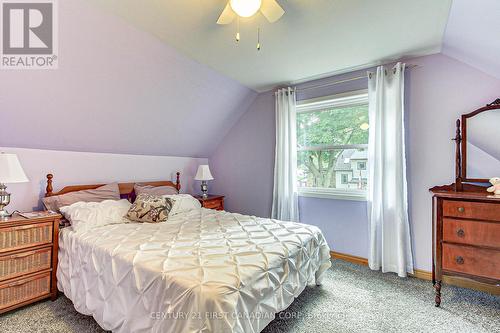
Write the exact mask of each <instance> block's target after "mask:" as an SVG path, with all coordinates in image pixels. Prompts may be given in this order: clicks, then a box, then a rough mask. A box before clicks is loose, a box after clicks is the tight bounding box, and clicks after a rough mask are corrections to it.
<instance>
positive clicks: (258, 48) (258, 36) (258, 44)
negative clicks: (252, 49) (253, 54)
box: [257, 27, 260, 51]
mask: <svg viewBox="0 0 500 333" xmlns="http://www.w3.org/2000/svg"><path fill="white" fill-rule="evenodd" d="M257 51H260V27H258V28H257Z"/></svg>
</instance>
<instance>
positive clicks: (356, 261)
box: [330, 251, 368, 266]
mask: <svg viewBox="0 0 500 333" xmlns="http://www.w3.org/2000/svg"><path fill="white" fill-rule="evenodd" d="M330 256H331V257H332V258H335V259H340V260H344V261H349V262H352V263H353V264H358V265H363V266H368V259H366V258H362V257H356V256H353V255H350V254H345V253H340V252H334V251H330Z"/></svg>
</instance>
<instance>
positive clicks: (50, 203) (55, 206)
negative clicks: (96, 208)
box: [42, 183, 120, 212]
mask: <svg viewBox="0 0 500 333" xmlns="http://www.w3.org/2000/svg"><path fill="white" fill-rule="evenodd" d="M104 200H120V189H119V188H118V183H113V184H108V185H104V186H101V187H98V188H96V189H93V190H82V191H76V192H70V193H66V194H61V195H54V196H52V197H46V198H43V199H42V202H43V205H44V206H45V208H46V209H48V210H52V211H54V212H59V209H60V208H61V207H64V206H69V205H72V204H74V203H75V202H80V201H82V202H101V201H104Z"/></svg>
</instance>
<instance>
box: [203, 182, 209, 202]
mask: <svg viewBox="0 0 500 333" xmlns="http://www.w3.org/2000/svg"><path fill="white" fill-rule="evenodd" d="M201 196H202V198H205V199H206V198H208V184H207V181H206V180H202V181H201Z"/></svg>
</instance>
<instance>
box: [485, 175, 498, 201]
mask: <svg viewBox="0 0 500 333" xmlns="http://www.w3.org/2000/svg"><path fill="white" fill-rule="evenodd" d="M490 183H491V185H493V186H491V187H488V189H487V191H488V192H491V193H493V194H494V195H496V196H500V177H494V178H491V179H490Z"/></svg>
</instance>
